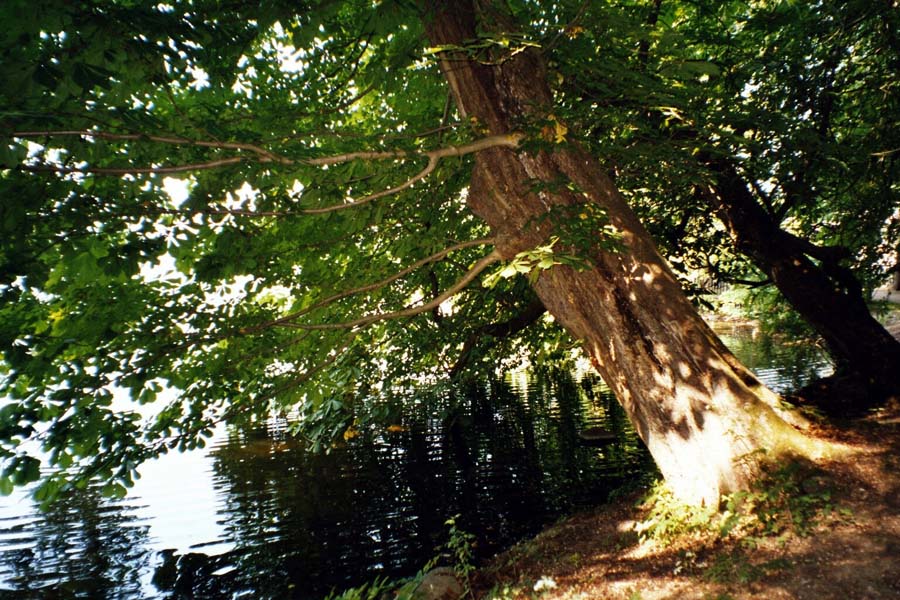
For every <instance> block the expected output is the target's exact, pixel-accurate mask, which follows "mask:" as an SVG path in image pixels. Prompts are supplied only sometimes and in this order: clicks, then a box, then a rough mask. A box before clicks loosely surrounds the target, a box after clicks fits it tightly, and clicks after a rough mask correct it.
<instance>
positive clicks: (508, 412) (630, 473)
mask: <svg viewBox="0 0 900 600" xmlns="http://www.w3.org/2000/svg"><path fill="white" fill-rule="evenodd" d="M745 339H746V336H744V337H740V336H738V337H730V338H728V339H727V340H726V341H727V342H728V343H729V344H730V345H731V346H732V347H733V348H734V349H735V350H736V352H737V354H738V355H739V357H740V358H741V359H742V360H744V361H745V362H747V363H748V364H749V365H750V366H751V367H754V368H755V369H756V370H757V372H758V373H760V374H761V376H762V378H763V379H764V380H766V382H767V383H768V384H770V385H773V386H774V387H777V388H779V389H784V388H785V387H790V386H794V385H796V383H797V382H799V383H804V382H805V378H806V377H808V376H809V374H810V372H811V370H813V371H817V372H821V369H822V368H826V367H827V363H825V362H824V361H823V360H822V359H821V357H810V356H809V355H808V354H806V353H804V352H801V351H800V350H802V349H800V348H788V349H786V350H785V349H784V348H781V347H778V346H777V345H765V344H764V343H760V342H759V341H755V340H749V341H746V343H745ZM381 402H382V404H381V405H378V406H375V407H374V408H375V410H376V411H377V412H380V413H381V414H383V415H389V416H392V418H388V417H387V416H386V417H385V419H384V420H383V421H382V422H380V423H379V424H377V425H371V426H368V427H360V428H358V431H357V435H356V437H351V438H350V439H349V440H348V441H347V442H346V443H344V444H341V445H339V446H337V447H335V448H333V449H332V450H331V452H330V453H328V454H315V453H311V452H308V451H306V450H305V449H304V448H303V447H302V445H301V444H300V443H298V442H297V441H296V440H295V439H293V438H291V437H289V436H288V435H286V433H285V426H286V424H285V423H284V422H273V423H270V424H269V426H268V427H267V428H262V429H260V430H255V431H231V432H227V433H226V432H222V435H221V436H220V437H219V438H218V439H217V442H216V444H214V445H213V447H212V448H211V449H208V450H206V451H204V452H201V453H194V454H188V455H177V456H169V457H166V459H165V461H169V462H167V463H165V466H163V463H164V462H165V461H160V462H159V463H158V464H157V465H158V466H159V468H156V467H155V466H154V465H151V467H153V468H150V469H148V470H147V472H146V473H145V478H144V480H143V481H142V482H141V483H140V485H139V487H138V488H136V493H135V494H134V495H133V496H131V497H129V498H126V499H125V500H124V501H121V502H112V501H107V500H102V499H100V498H99V497H98V495H97V493H96V492H94V491H91V490H89V491H87V492H84V493H82V494H80V495H79V496H77V497H73V498H68V499H64V500H62V501H60V502H59V503H57V504H55V505H54V506H52V507H51V509H50V511H49V512H48V513H45V514H39V513H38V511H37V509H36V508H35V507H34V506H33V505H32V504H31V503H30V502H27V501H25V502H19V503H18V504H16V503H15V502H9V500H10V499H9V498H6V499H2V502H3V504H0V598H16V599H18V598H123V599H125V598H177V599H180V598H242V597H246V598H319V597H321V596H322V595H324V594H326V593H328V592H329V591H330V590H331V589H332V588H344V587H347V586H350V585H355V584H358V583H360V582H362V581H366V580H369V579H371V578H373V577H374V576H376V575H379V576H380V575H388V576H391V575H407V574H410V573H412V572H414V571H416V570H417V569H418V568H420V567H421V566H422V565H423V564H424V563H425V562H426V561H427V560H428V559H430V558H431V557H432V556H434V554H435V549H436V547H437V546H439V545H440V544H441V543H442V542H444V541H445V536H446V527H445V525H444V522H445V520H446V519H447V518H448V517H450V516H453V515H456V514H461V515H462V517H461V519H459V521H458V523H459V526H460V527H461V528H463V529H465V530H467V531H470V532H474V533H476V534H477V536H478V539H479V546H478V549H479V551H480V552H481V553H482V554H489V553H492V552H494V551H496V550H498V549H499V548H501V547H503V546H505V545H508V544H510V543H512V542H514V541H515V540H517V539H520V538H522V537H525V536H527V535H530V534H532V533H534V532H536V531H537V530H538V529H539V528H540V527H541V526H542V525H544V524H546V523H547V522H548V521H552V520H553V519H555V518H557V517H558V516H560V515H562V514H565V513H567V512H570V511H572V510H574V509H577V508H578V507H581V506H585V505H592V504H597V503H600V502H603V501H604V500H605V499H606V497H607V495H608V494H609V492H610V491H611V490H612V489H614V488H615V487H617V486H618V485H619V484H621V483H622V482H625V481H627V480H629V479H632V478H634V477H636V476H639V475H640V474H641V473H645V472H647V471H649V470H650V469H652V465H651V462H650V459H649V457H648V455H647V453H646V451H645V450H644V448H643V446H642V445H641V444H640V442H639V441H638V440H637V438H636V436H635V435H634V433H633V431H632V430H631V427H630V425H629V424H628V421H627V419H626V418H625V415H624V414H623V412H622V411H621V409H620V407H619V405H618V404H617V403H616V402H615V401H614V399H613V398H612V396H611V395H610V394H609V393H608V391H607V389H606V388H605V387H604V386H603V385H602V384H601V382H600V381H599V380H598V379H597V378H593V377H582V378H579V379H577V380H576V379H575V378H573V376H571V375H570V374H567V373H558V372H556V373H550V372H537V373H534V374H533V375H532V376H530V377H528V378H524V377H518V378H506V379H496V380H490V381H483V382H480V383H478V384H473V385H469V386H466V387H461V388H457V389H446V388H445V389H432V390H420V391H417V392H415V393H409V394H404V395H399V396H397V397H394V398H390V399H383V400H382V401H381ZM592 426H602V427H604V428H605V429H607V430H609V431H611V432H613V433H615V435H616V439H615V441H614V442H612V443H610V444H605V445H603V446H600V447H591V446H587V445H585V444H584V443H582V442H581V441H580V440H579V437H578V432H579V431H583V430H584V429H585V428H587V427H592Z"/></svg>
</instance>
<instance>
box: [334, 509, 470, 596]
mask: <svg viewBox="0 0 900 600" xmlns="http://www.w3.org/2000/svg"><path fill="white" fill-rule="evenodd" d="M459 517H460V515H456V516H455V517H451V518H449V519H447V521H446V522H445V523H444V524H445V525H446V526H447V541H446V542H445V543H444V544H443V545H442V546H440V547H439V548H438V549H437V554H436V555H435V556H434V557H433V558H432V559H431V560H429V561H428V562H427V563H426V564H425V566H423V567H422V568H421V569H420V570H419V572H418V573H416V574H415V575H414V576H413V577H407V578H404V579H390V578H387V577H376V578H375V579H374V580H372V581H370V582H367V583H365V584H363V585H361V586H358V587H354V588H349V589H346V590H344V591H341V592H337V591H334V592H332V593H331V594H329V595H328V596H327V597H326V598H325V600H382V599H383V598H392V599H394V600H411V599H412V598H413V597H414V594H415V592H416V590H417V589H418V588H419V586H420V584H421V583H422V581H423V579H424V578H425V575H427V574H428V572H429V571H431V570H432V569H434V568H435V567H436V566H438V565H440V564H444V565H447V566H449V567H450V568H452V569H453V571H454V573H455V574H456V578H457V579H458V580H459V581H460V583H461V584H462V587H463V595H462V596H461V598H468V599H471V598H473V595H472V585H471V582H472V575H473V573H474V572H475V563H474V560H475V536H474V535H473V534H471V533H469V532H467V531H465V530H464V529H462V528H460V527H459V525H458V524H457V519H459Z"/></svg>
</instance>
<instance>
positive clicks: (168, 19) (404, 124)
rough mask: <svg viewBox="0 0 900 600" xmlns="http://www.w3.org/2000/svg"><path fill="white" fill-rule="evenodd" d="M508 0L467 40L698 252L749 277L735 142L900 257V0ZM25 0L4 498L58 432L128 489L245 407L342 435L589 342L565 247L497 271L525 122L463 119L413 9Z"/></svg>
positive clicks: (797, 197) (13, 48)
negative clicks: (499, 131) (496, 27)
mask: <svg viewBox="0 0 900 600" xmlns="http://www.w3.org/2000/svg"><path fill="white" fill-rule="evenodd" d="M509 5H510V7H511V10H512V12H513V14H514V15H515V16H516V17H517V19H518V21H519V23H520V24H521V26H522V28H521V29H519V30H516V31H510V32H509V35H507V36H498V35H496V34H492V35H487V34H485V35H484V36H482V37H480V38H479V39H477V40H473V42H472V44H470V45H469V46H468V48H467V49H468V51H470V52H472V53H473V55H475V56H479V53H480V52H481V51H482V50H485V49H491V50H496V49H498V48H499V49H503V50H504V51H506V52H507V53H509V54H514V53H516V52H518V51H521V49H523V48H526V47H527V48H540V49H541V51H542V52H544V53H545V55H546V57H547V59H548V60H549V61H550V64H551V65H552V66H553V68H554V69H555V71H556V72H555V73H554V76H555V77H556V79H557V81H556V89H555V91H556V93H557V94H558V99H559V108H560V110H559V112H558V114H556V115H552V116H551V117H552V118H550V119H548V120H545V121H543V122H540V123H522V124H521V125H522V131H523V132H526V134H527V136H528V137H527V140H526V141H525V142H524V143H525V144H531V145H532V146H533V147H535V148H539V147H541V145H542V144H543V145H546V144H555V143H565V141H566V139H568V137H569V136H579V137H584V138H585V139H587V140H588V141H589V142H590V143H591V144H592V145H593V146H594V149H595V151H596V153H597V154H598V155H599V156H603V157H605V158H606V159H607V160H608V161H609V168H610V170H611V171H612V172H614V174H615V175H616V177H617V180H618V182H619V185H620V187H623V188H624V189H625V190H626V191H628V192H629V195H630V197H631V199H632V200H633V202H634V204H635V205H637V206H639V207H640V208H641V211H642V214H643V216H644V218H645V220H646V222H647V223H648V224H649V225H650V226H651V228H652V229H653V230H654V231H655V232H656V233H657V235H658V236H659V239H660V240H661V241H664V242H666V245H667V246H668V248H669V249H670V251H671V254H672V257H673V262H675V263H676V264H681V265H684V268H683V269H682V271H683V273H684V274H685V275H686V276H687V275H688V274H692V273H693V272H694V271H695V270H696V269H698V268H703V269H707V270H708V271H710V272H711V273H712V274H713V275H714V276H716V277H723V276H730V277H740V278H747V277H748V275H747V271H748V268H749V267H747V266H746V264H745V263H743V262H739V261H738V259H737V258H736V257H735V255H734V253H733V251H732V250H730V249H729V244H728V240H727V239H726V236H725V235H724V233H723V231H722V229H721V228H720V227H717V226H715V225H714V224H712V223H711V222H710V220H709V219H710V214H709V211H708V210H707V209H705V208H704V207H703V205H702V204H701V203H700V202H699V200H698V197H697V194H696V187H697V184H698V182H702V181H703V180H704V178H705V177H708V176H709V172H708V169H707V168H706V165H705V164H704V161H703V160H700V159H699V158H702V157H703V156H706V155H709V154H710V153H714V154H716V155H722V156H725V157H728V159H729V160H733V161H735V164H736V166H737V168H738V169H739V170H740V172H741V173H742V174H744V176H745V177H746V178H747V181H749V182H751V183H752V184H753V185H754V186H755V189H756V191H757V193H758V194H760V197H761V198H762V199H763V200H764V201H765V202H766V203H767V205H768V206H769V207H770V208H771V210H772V211H773V213H777V214H778V215H779V221H780V222H782V223H785V224H786V226H788V225H789V226H790V227H791V228H792V229H793V230H794V231H795V232H796V233H797V234H798V235H802V236H806V237H808V238H810V239H813V240H815V241H821V242H826V243H840V244H842V245H846V246H848V247H849V248H851V249H852V250H853V255H854V256H855V257H856V261H857V265H856V266H857V267H858V268H859V272H861V273H864V274H866V276H867V277H868V279H867V281H869V282H874V281H875V280H876V279H877V277H878V276H879V275H881V274H882V271H879V269H881V268H883V267H882V266H880V263H879V260H880V259H881V257H882V255H883V253H884V252H885V250H886V244H887V245H888V246H889V245H890V244H891V243H894V244H895V243H896V227H897V221H896V220H897V215H896V210H897V201H896V183H895V182H894V179H895V175H896V169H897V167H896V159H895V150H896V148H897V147H898V145H900V140H898V137H900V136H898V122H897V118H896V117H897V106H896V103H897V97H898V96H897V94H896V90H895V88H896V85H897V83H896V81H895V78H893V77H892V74H895V73H896V72H897V56H898V52H897V40H896V33H895V32H896V31H897V28H896V27H895V26H893V25H896V20H897V11H896V8H895V7H894V6H893V3H891V2H887V1H884V2H847V3H835V4H832V3H814V4H805V3H795V2H788V1H783V2H749V3H748V2H726V3H720V2H659V1H658V0H657V1H655V2H627V1H625V2H619V3H590V2H569V1H562V2H555V3H537V2H529V1H521V0H520V1H514V2H509ZM0 11H2V12H0V15H2V19H3V22H4V23H6V24H7V27H6V28H5V29H4V30H3V32H2V33H0V53H2V60H0V72H2V75H3V78H4V81H7V82H8V84H7V86H5V87H4V89H3V90H2V91H0V131H2V134H3V136H4V141H3V144H2V145H0V152H2V154H0V162H2V170H0V193H2V196H3V202H2V203H0V227H2V230H3V233H2V236H0V299H2V300H0V302H2V304H0V347H2V351H3V361H2V363H0V368H2V390H3V392H2V393H3V394H4V395H5V399H4V400H3V401H2V408H0V457H2V458H3V459H4V461H5V462H4V464H5V469H4V471H3V474H2V476H0V491H8V490H9V489H11V486H12V485H13V484H25V483H28V482H31V481H34V480H36V479H38V478H39V476H40V470H39V469H40V468H41V466H42V463H41V462H40V460H39V457H43V458H42V459H41V460H43V466H44V467H48V468H49V469H50V472H49V473H50V474H49V475H47V477H46V478H45V479H44V482H43V484H42V487H41V489H40V490H39V492H38V494H39V496H40V497H42V498H51V497H52V496H53V495H55V494H56V493H57V491H58V490H60V489H62V488H63V487H65V486H67V485H69V484H70V483H72V482H83V481H85V480H86V478H89V477H97V478H101V479H104V480H107V481H108V482H110V483H109V485H108V486H107V488H106V491H107V492H108V493H110V494H122V493H124V491H125V488H124V487H123V486H127V485H128V484H129V483H130V481H131V478H132V477H133V475H134V469H135V468H136V466H137V465H138V464H139V463H140V462H141V461H142V460H144V459H146V458H147V457H150V456H153V455H155V454H157V453H160V452H165V451H167V450H168V449H170V448H176V447H177V448H185V447H187V448H190V447H193V446H195V445H198V444H202V443H203V437H204V436H205V435H208V434H209V433H210V431H211V429H212V427H213V425H214V424H215V423H216V422H219V421H221V420H225V421H227V422H231V423H240V422H245V421H248V420H254V419H260V418H264V417H265V416H266V415H268V414H271V413H272V412H288V411H289V412H294V413H297V414H299V416H301V417H302V419H301V420H300V421H299V422H300V423H302V424H303V425H304V427H305V433H307V434H309V435H314V436H315V435H319V436H330V435H335V434H338V433H340V432H342V431H343V430H344V429H345V428H346V426H347V424H348V419H350V418H351V416H352V414H353V405H354V403H355V402H359V401H361V398H363V397H365V395H366V394H368V393H369V392H370V391H371V390H373V389H377V388H379V387H380V386H384V385H393V384H407V383H409V382H411V381H413V380H415V379H417V378H421V377H423V376H430V377H439V376H444V375H446V374H447V373H454V374H456V373H459V372H462V371H463V370H464V369H465V368H466V367H467V366H469V367H475V368H477V367H479V366H480V367H481V368H492V367H493V366H494V365H495V363H496V362H497V361H502V360H503V359H504V357H510V356H514V355H515V350H516V349H519V351H521V352H526V353H528V354H529V355H530V356H531V358H532V360H541V359H542V358H544V357H548V356H558V355H559V354H560V352H561V351H562V350H563V349H565V348H566V347H567V345H568V344H571V342H570V341H569V340H567V339H566V337H565V335H564V334H562V333H561V332H560V331H559V330H558V329H557V328H555V327H554V325H553V323H552V322H551V320H549V319H547V318H541V316H540V315H541V312H542V311H541V310H540V307H537V308H535V302H534V297H533V294H532V292H531V291H530V289H529V287H528V285H527V283H528V282H527V279H526V278H525V277H522V276H516V275H517V274H519V273H527V272H529V271H532V270H533V269H535V268H547V267H549V266H551V265H552V264H553V263H554V262H555V261H558V260H564V258H560V257H558V256H556V255H554V254H553V253H552V252H546V253H544V254H543V255H539V254H533V255H531V256H530V257H529V256H525V257H523V258H522V260H520V261H519V262H517V263H516V262H514V263H511V264H507V265H505V266H503V265H501V266H499V267H495V266H492V265H493V262H494V259H493V258H492V257H491V255H490V254H489V253H488V252H489V251H488V247H489V246H490V241H491V240H490V239H489V238H488V237H487V236H488V235H489V232H488V230H487V228H486V227H485V226H484V225H483V224H482V223H481V222H480V221H478V220H477V219H475V218H474V217H473V216H472V215H471V214H470V213H469V212H468V211H467V209H466V204H465V200H466V186H467V184H468V181H469V174H470V173H469V167H470V164H471V156H472V154H473V153H474V152H476V151H477V150H478V149H480V148H483V147H487V146H489V145H491V144H503V143H508V141H509V140H493V139H490V138H484V137H483V134H482V132H481V131H480V128H479V124H478V123H477V122H470V121H468V120H466V119H462V118H460V116H459V115H458V114H457V112H456V111H455V109H454V106H453V104H452V102H451V100H450V96H449V95H448V91H447V89H446V83H445V81H444V79H443V77H442V76H441V73H440V71H439V69H438V68H437V64H436V61H435V54H434V51H435V49H433V48H429V44H428V43H427V41H426V39H425V36H424V33H423V26H422V20H421V19H422V16H421V14H420V9H419V7H418V5H417V4H416V3H415V2H405V1H402V0H397V1H393V2H390V1H384V2H371V1H364V0H347V1H344V2H328V1H307V2H280V1H275V0H272V1H268V2H263V3H260V4H258V5H254V6H250V5H248V3H241V2H235V3H225V4H224V5H223V3H221V2H205V1H200V2H172V3H170V4H156V5H151V4H150V3H144V2H132V1H124V0H120V1H113V0H109V1H106V2H91V3H60V2H50V1H46V2H28V3H25V2H22V1H12V2H5V3H4V4H3V7H2V8H0ZM493 54H496V52H495V53H493ZM698 157H699V158H698ZM892 211H894V212H893V213H892ZM892 214H893V219H894V220H893V221H890V220H889V217H891V215H892ZM578 217H581V215H577V216H576V218H575V219H574V221H575V222H577V221H578ZM582 218H583V217H582ZM592 223H593V221H592ZM596 225H597V227H602V225H603V223H602V215H601V218H598V220H597V221H596ZM886 228H887V229H886ZM891 228H893V229H891ZM582 229H583V228H582ZM572 231H573V233H572V236H573V240H568V241H569V242H572V243H577V240H576V239H574V238H575V237H577V235H578V233H577V231H578V230H577V228H572ZM892 236H893V237H892ZM885 240H894V241H893V242H890V241H888V242H886V241H885ZM489 268H490V269H494V271H493V273H494V276H493V277H489V278H487V280H488V283H489V284H490V285H482V284H481V283H480V282H481V281H482V279H483V277H482V276H483V275H487V274H489V273H491V271H489V270H488V269H489ZM750 277H752V274H751V275H750ZM526 327H527V328H526ZM511 336H517V337H515V338H512V337H511ZM491 340H494V341H502V342H503V343H502V344H500V345H499V346H497V347H494V348H493V349H492V350H489V347H490V344H489V343H487V342H489V341H491Z"/></svg>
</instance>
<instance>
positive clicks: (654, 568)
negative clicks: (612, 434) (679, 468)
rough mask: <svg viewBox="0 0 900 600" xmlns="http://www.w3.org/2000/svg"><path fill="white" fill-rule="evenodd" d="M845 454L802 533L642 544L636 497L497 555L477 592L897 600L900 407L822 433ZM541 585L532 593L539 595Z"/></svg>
mask: <svg viewBox="0 0 900 600" xmlns="http://www.w3.org/2000/svg"><path fill="white" fill-rule="evenodd" d="M817 434H818V435H821V436H822V437H827V438H830V439H833V440H836V441H840V442H843V443H845V444H847V445H848V447H849V449H850V452H849V454H848V455H847V456H845V457H844V458H842V459H841V460H839V461H834V462H832V463H829V464H826V465H820V466H821V467H822V470H821V472H819V473H818V474H817V475H816V476H815V477H814V478H812V479H811V480H810V481H811V482H812V484H811V485H812V486H813V487H814V488H816V489H814V490H809V491H810V492H814V493H816V494H820V495H821V496H825V495H830V497H831V503H832V505H833V508H834V510H833V511H832V512H831V513H829V514H828V515H827V516H823V517H821V518H820V519H819V520H818V521H816V524H815V525H814V528H813V530H812V531H811V532H809V533H808V534H807V535H805V536H801V535H798V533H797V532H796V531H790V532H788V533H786V534H784V535H782V536H780V537H778V538H775V537H762V538H761V539H755V538H752V537H749V536H744V537H743V538H729V539H727V540H725V541H723V540H721V539H717V538H716V536H714V535H712V534H706V535H701V536H697V535H693V536H683V537H682V538H680V539H677V540H675V541H673V542H670V543H668V544H666V545H661V544H658V543H656V542H652V541H647V542H640V541H639V539H638V536H637V534H636V533H634V530H633V527H634V523H635V522H636V521H640V520H642V519H643V518H644V515H643V514H642V513H641V509H638V508H636V507H635V500H636V496H633V497H631V498H626V499H622V500H620V501H619V502H617V503H614V504H611V505H608V506H605V507H601V508H599V509H597V510H595V511H592V512H588V513H584V514H579V515H576V516H574V517H571V518H569V519H567V520H565V521H563V522H561V523H560V524H558V525H556V526H554V527H552V528H550V529H548V530H546V531H544V532H543V533H542V534H540V535H539V536H537V537H536V538H534V539H533V540H530V541H528V542H525V543H522V544H519V545H517V546H515V547H513V548H512V549H510V550H509V551H507V552H506V553H504V554H502V555H500V556H498V557H496V558H495V559H494V560H493V561H492V562H491V564H490V565H487V566H486V567H485V568H483V569H482V570H481V571H480V572H479V576H478V578H477V580H476V586H475V587H476V591H477V592H478V597H482V598H497V599H501V598H502V599H512V598H529V599H532V598H541V599H546V600H551V599H566V600H576V599H584V600H587V599H594V598H598V599H600V598H603V599H607V598H608V599H627V600H651V599H662V598H666V599H682V598H684V599H704V600H706V599H708V600H728V599H734V600H738V599H746V598H764V599H767V600H768V599H776V600H777V599H794V598H796V599H809V600H828V599H834V600H838V599H840V600H847V599H860V600H863V599H865V600H882V599H883V600H888V599H890V600H896V599H898V598H900V406H898V405H896V404H895V405H894V406H892V407H890V408H888V409H885V410H882V411H881V412H880V413H879V414H877V415H875V416H872V417H869V418H867V419H865V420H860V421H856V422H853V423H847V424H843V425H837V426H829V427H827V428H822V429H820V430H819V431H818V432H817ZM535 590H537V591H535Z"/></svg>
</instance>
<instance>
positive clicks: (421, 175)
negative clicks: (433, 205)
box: [297, 158, 438, 215]
mask: <svg viewBox="0 0 900 600" xmlns="http://www.w3.org/2000/svg"><path fill="white" fill-rule="evenodd" d="M437 165H438V159H436V158H429V159H428V164H427V165H425V168H424V169H422V170H421V171H419V172H418V173H416V174H415V175H413V176H412V177H410V178H409V179H407V180H406V181H404V182H403V183H401V184H399V185H396V186H394V187H392V188H389V189H386V190H381V191H380V192H375V193H374V194H369V195H368V196H363V197H362V198H359V199H357V200H351V201H350V202H343V203H341V204H333V205H331V206H323V207H321V208H303V209H300V210H298V211H297V212H300V213H302V214H305V215H321V214H325V213H330V212H334V211H336V210H344V209H345V208H354V207H357V206H360V205H362V204H368V203H369V202H372V201H373V200H378V199H379V198H384V197H385V196H391V195H393V194H396V193H398V192H402V191H403V190H405V189H407V188H409V187H411V186H412V185H413V184H414V183H416V182H417V181H421V180H422V179H425V178H426V177H428V176H429V175H431V173H432V171H434V170H435V169H436V168H437Z"/></svg>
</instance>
